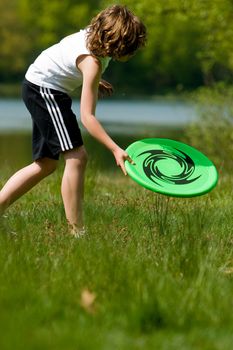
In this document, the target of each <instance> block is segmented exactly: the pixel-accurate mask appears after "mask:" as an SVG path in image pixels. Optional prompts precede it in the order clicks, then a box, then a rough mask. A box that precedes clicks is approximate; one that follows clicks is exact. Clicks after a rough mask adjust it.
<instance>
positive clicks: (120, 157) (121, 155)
mask: <svg viewBox="0 0 233 350" xmlns="http://www.w3.org/2000/svg"><path fill="white" fill-rule="evenodd" d="M113 154H114V157H115V159H116V163H117V166H119V167H120V168H121V170H122V171H123V173H124V174H125V175H127V172H126V169H125V161H126V160H128V161H129V162H130V163H131V164H134V161H133V160H132V159H131V158H130V156H129V155H128V153H127V152H125V151H124V150H123V149H121V148H120V147H118V148H117V149H116V150H114V151H113Z"/></svg>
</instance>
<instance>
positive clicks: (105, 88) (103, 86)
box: [98, 79, 113, 97]
mask: <svg viewBox="0 0 233 350" xmlns="http://www.w3.org/2000/svg"><path fill="white" fill-rule="evenodd" d="M98 94H99V97H104V96H111V95H112V94H113V86H112V85H111V84H110V83H108V82H107V81H106V80H103V79H101V80H100V82H99V93H98Z"/></svg>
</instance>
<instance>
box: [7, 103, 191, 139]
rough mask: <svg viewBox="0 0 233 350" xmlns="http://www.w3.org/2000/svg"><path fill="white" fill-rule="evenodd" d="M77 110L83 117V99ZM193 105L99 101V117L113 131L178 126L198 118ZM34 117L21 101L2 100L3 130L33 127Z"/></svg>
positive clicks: (76, 107) (19, 129)
mask: <svg viewBox="0 0 233 350" xmlns="http://www.w3.org/2000/svg"><path fill="white" fill-rule="evenodd" d="M73 111H74V113H75V114H76V115H77V118H78V120H79V102H78V101H74V102H73ZM196 113H197V112H196V110H195V108H194V106H193V105H191V104H190V103H187V102H183V101H182V102H181V101H167V100H165V99H164V100H163V99H161V100H155V101H145V100H137V101H132V100H130V101H125V100H122V101H118V100H117V101H112V100H107V101H99V102H98V106H97V110H96V117H97V118H98V119H99V120H100V121H101V122H102V123H103V125H106V127H107V128H108V129H109V130H113V131H114V130H116V129H117V128H118V129H119V128H120V129H121V130H125V131H126V132H130V130H131V129H132V128H133V127H142V128H146V127H150V126H155V127H156V126H160V127H167V126H171V127H178V126H183V125H186V124H187V123H190V122H191V121H193V120H195V118H196V117H197V115H196ZM30 128H31V119H30V116H29V113H28V111H27V109H26V107H25V106H24V103H23V102H22V101H21V100H17V99H0V131H2V132H4V131H6V130H7V131H16V130H18V131H21V130H30Z"/></svg>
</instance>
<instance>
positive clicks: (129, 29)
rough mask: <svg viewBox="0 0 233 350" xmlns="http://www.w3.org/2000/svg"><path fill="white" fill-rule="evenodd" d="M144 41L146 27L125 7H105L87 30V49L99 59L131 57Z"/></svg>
mask: <svg viewBox="0 0 233 350" xmlns="http://www.w3.org/2000/svg"><path fill="white" fill-rule="evenodd" d="M145 41H146V27H145V26H144V24H143V23H142V22H141V21H140V19H139V18H138V17H137V16H135V15H134V14H133V13H132V12H131V11H129V10H128V9H127V7H126V6H121V5H113V6H109V7H107V8H106V9H105V10H103V11H101V12H100V13H99V14H98V15H97V16H96V17H94V18H93V19H92V21H91V23H90V25H89V26H88V28H87V47H88V49H89V50H90V51H91V53H92V54H93V55H95V56H99V57H106V56H109V57H113V58H120V57H122V56H126V55H132V54H134V52H135V51H136V50H137V49H139V48H140V47H142V46H144V45H145Z"/></svg>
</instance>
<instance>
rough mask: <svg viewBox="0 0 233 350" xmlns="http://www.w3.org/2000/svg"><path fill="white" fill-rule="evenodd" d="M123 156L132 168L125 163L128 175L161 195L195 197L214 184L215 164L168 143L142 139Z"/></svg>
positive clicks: (178, 144) (182, 146)
mask: <svg viewBox="0 0 233 350" xmlns="http://www.w3.org/2000/svg"><path fill="white" fill-rule="evenodd" d="M126 152H127V153H128V155H129V156H130V158H131V159H132V160H133V161H134V163H135V164H131V163H130V162H129V161H125V167H126V171H127V173H128V175H129V176H130V177H131V178H132V179H133V180H134V181H136V182H137V183H138V184H140V185H141V186H143V187H145V188H147V189H149V190H151V191H154V192H158V193H161V194H164V195H168V196H174V197H194V196H200V195H202V194H205V193H207V192H209V191H211V190H212V189H213V188H214V187H215V186H216V184H217V181H218V173H217V170H216V168H215V166H214V164H213V163H212V162H211V161H210V160H209V159H208V158H207V157H206V156H205V155H204V154H203V153H201V152H200V151H198V150H197V149H195V148H193V147H191V146H189V145H186V144H184V143H182V142H178V141H174V140H170V139H161V138H153V139H150V138H149V139H143V140H139V141H136V142H134V143H132V144H131V145H130V146H129V147H128V148H127V149H126Z"/></svg>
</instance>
